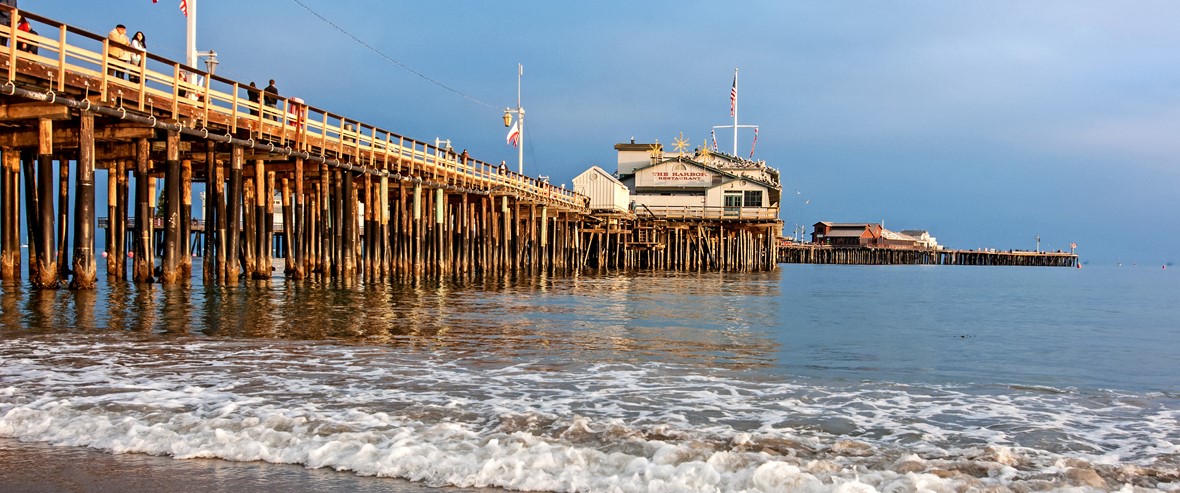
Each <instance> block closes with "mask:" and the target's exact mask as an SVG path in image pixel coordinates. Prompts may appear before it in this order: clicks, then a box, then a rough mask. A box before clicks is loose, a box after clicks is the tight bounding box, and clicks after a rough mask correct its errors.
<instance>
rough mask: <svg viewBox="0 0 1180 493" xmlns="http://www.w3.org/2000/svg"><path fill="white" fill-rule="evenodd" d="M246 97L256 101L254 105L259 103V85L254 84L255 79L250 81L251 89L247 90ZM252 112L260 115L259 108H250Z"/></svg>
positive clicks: (254, 114) (253, 101)
mask: <svg viewBox="0 0 1180 493" xmlns="http://www.w3.org/2000/svg"><path fill="white" fill-rule="evenodd" d="M246 98H247V99H249V100H250V102H251V103H254V105H256V106H257V105H258V100H259V97H258V86H256V85H254V81H250V89H247V90H246ZM250 114H251V115H253V116H258V110H256V109H254V108H250Z"/></svg>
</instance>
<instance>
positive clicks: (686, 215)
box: [636, 205, 778, 221]
mask: <svg viewBox="0 0 1180 493" xmlns="http://www.w3.org/2000/svg"><path fill="white" fill-rule="evenodd" d="M636 214H637V215H639V216H643V215H647V214H650V215H651V216H654V217H657V218H660V219H674V220H693V219H699V220H710V221H725V220H733V221H774V220H777V219H778V208H777V207H717V206H709V207H706V206H677V205H645V206H643V207H642V209H641V210H639V211H636Z"/></svg>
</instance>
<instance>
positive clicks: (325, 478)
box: [0, 439, 499, 493]
mask: <svg viewBox="0 0 1180 493" xmlns="http://www.w3.org/2000/svg"><path fill="white" fill-rule="evenodd" d="M0 491H4V492H6V493H38V492H45V493H51V492H52V493H61V492H71V493H73V492H77V493H108V492H110V493H155V492H160V491H168V492H171V493H187V492H193V493H197V492H218V491H227V492H229V491H232V492H235V493H236V492H242V491H251V492H261V493H266V492H275V493H278V492H295V493H299V492H321V491H348V492H355V493H367V492H395V493H425V492H433V493H439V492H442V493H460V492H492V491H499V490H490V489H461V488H429V487H426V486H423V485H420V484H416V483H411V482H409V481H404V480H400V479H390V478H374V477H359V476H356V475H354V474H351V473H348V472H337V471H333V470H326V469H307V468H304V467H302V466H296V465H283V464H267V463H261V462H229V461H223V460H212V459H188V460H174V459H172V458H169V457H153V456H149V455H141V454H123V455H112V454H107V453H104V452H100V451H96V450H92V449H86V448H79V447H51V446H48V445H45V444H41V443H22V442H19V441H16V440H10V439H0Z"/></svg>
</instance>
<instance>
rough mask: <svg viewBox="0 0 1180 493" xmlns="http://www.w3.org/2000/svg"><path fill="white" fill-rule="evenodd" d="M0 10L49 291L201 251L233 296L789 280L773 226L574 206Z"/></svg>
mask: <svg viewBox="0 0 1180 493" xmlns="http://www.w3.org/2000/svg"><path fill="white" fill-rule="evenodd" d="M0 8H3V9H5V10H9V11H12V12H13V13H14V15H13V16H12V18H13V21H12V24H13V25H12V26H0V37H5V38H10V39H9V42H8V44H7V46H4V47H0V69H2V70H4V71H5V73H6V77H5V80H4V81H2V84H0V156H2V158H0V162H2V163H3V168H2V173H0V279H3V280H15V279H20V277H21V274H22V268H21V265H20V264H21V259H22V256H21V252H20V249H21V243H22V242H21V232H20V230H19V228H20V222H21V221H20V212H21V208H22V207H23V208H24V209H25V213H26V214H25V222H26V224H27V235H26V238H27V243H28V248H29V256H28V258H29V265H28V266H27V272H28V276H29V279H30V281H31V284H32V285H33V286H34V287H37V288H46V289H49V288H56V287H61V286H64V285H67V284H68V285H69V286H70V287H71V288H76V289H89V288H93V287H94V286H95V282H96V278H97V266H96V256H97V255H96V252H102V253H106V266H105V267H106V272H107V275H108V276H109V277H110V278H112V279H126V278H127V276H128V272H129V271H130V277H131V279H132V280H133V281H135V282H160V283H179V282H186V280H187V279H188V278H189V276H190V275H191V272H192V261H193V258H198V259H200V261H201V262H203V269H202V271H203V275H204V277H205V279H206V281H207V282H215V283H222V284H231V285H232V284H236V283H238V282H239V279H242V278H253V279H269V278H270V277H271V276H272V275H273V274H272V265H273V260H274V259H276V258H277V257H282V258H283V259H284V261H283V268H284V270H285V273H286V275H287V276H289V277H291V278H294V279H302V278H305V277H308V276H312V275H315V276H323V277H325V278H331V279H337V280H341V281H345V282H349V281H353V280H357V279H364V280H365V281H381V280H387V279H394V278H398V277H405V276H424V275H426V276H466V275H494V274H504V273H524V274H535V273H540V272H549V273H558V272H567V271H572V270H577V269H581V268H623V269H626V268H668V269H734V270H746V269H751V270H766V269H774V268H775V264H776V262H775V254H776V249H775V248H774V236H775V235H774V234H772V230H774V229H773V228H774V227H778V226H781V224H780V223H779V222H778V221H777V219H773V220H758V221H736V222H735V221H726V220H723V219H717V220H705V219H702V220H699V221H691V220H682V219H676V220H675V221H674V222H670V221H668V220H666V219H661V218H636V217H633V216H632V217H612V216H603V215H595V214H592V211H590V210H589V209H588V208H587V206H586V204H587V201H586V198H585V197H583V196H581V195H579V194H575V193H573V192H572V191H569V190H566V189H564V188H560V187H554V186H552V185H550V184H548V183H547V182H543V181H541V180H538V179H535V178H530V177H528V176H524V175H520V174H517V173H514V172H512V171H509V170H507V169H504V168H503V167H500V166H496V165H492V164H489V163H487V162H484V161H480V160H478V159H475V158H472V157H471V156H468V155H467V153H466V152H464V153H463V154H462V155H460V154H456V153H455V152H454V151H452V150H450V149H448V148H440V147H438V146H434V145H430V144H427V143H425V142H421V141H417V140H414V139H412V138H409V137H405V136H402V135H399V134H397V133H394V132H391V131H388V130H385V129H382V128H379V127H377V126H374V125H370V124H366V123H364V122H360V121H356V120H352V119H349V118H347V117H344V116H342V115H338V114H334V113H332V112H330V111H328V110H324V109H321V108H318V107H316V106H313V105H310V104H306V103H304V102H302V101H301V100H293V99H288V98H286V97H282V96H278V97H277V101H278V102H277V104H273V105H271V104H264V103H260V102H259V101H263V102H265V101H266V99H265V98H263V97H261V93H260V92H259V90H258V89H255V88H252V87H248V86H245V85H243V84H241V83H240V82H237V81H233V80H230V79H226V78H223V77H219V76H215V75H212V74H208V73H206V72H204V71H201V70H198V69H197V68H196V67H189V66H186V65H184V64H182V63H179V62H175V61H172V60H169V59H167V58H163V57H160V56H157V55H154V54H151V53H146V54H144V56H143V57H142V59H141V61H140V62H139V63H138V64H134V65H133V64H130V63H128V62H124V61H121V60H119V59H115V58H111V57H110V56H109V54H110V53H111V50H112V48H120V46H117V45H116V44H115V43H113V42H112V41H109V40H108V39H106V37H104V36H101V35H97V34H93V33H89V32H87V31H84V30H81V29H78V28H75V27H72V26H69V25H66V24H63V23H61V22H57V21H54V20H52V19H47V18H43V17H40V16H37V15H35V14H31V13H27V12H19V15H21V16H24V17H26V18H28V19H29V20H31V21H33V22H36V23H38V24H39V25H38V28H39V29H40V30H41V34H40V35H30V34H29V33H27V32H23V31H19V30H16V29H14V27H13V26H15V24H16V19H17V15H15V14H17V12H16V11H15V10H13V9H11V8H10V7H6V6H0ZM12 38H14V39H12ZM26 43H27V44H28V45H29V46H33V47H35V48H36V49H35V50H33V51H26V50H23V49H18V44H26ZM121 48H129V47H121ZM124 75H127V76H128V77H126V78H124ZM72 163H73V164H72ZM71 171H72V173H71ZM99 172H105V173H106V174H107V178H108V179H107V197H108V200H107V204H106V207H107V209H106V211H105V212H106V216H107V217H108V218H109V220H108V221H107V222H106V224H104V225H105V226H106V231H107V234H106V235H105V236H106V238H107V240H106V244H105V245H103V248H102V249H101V250H100V249H98V248H97V246H96V245H95V238H96V235H95V225H96V208H97V206H98V204H97V203H96V197H95V190H94V187H95V183H96V174H97V173H99ZM71 174H72V175H73V176H71ZM71 183H72V185H71ZM161 183H162V187H163V188H162V189H161V190H157V187H158V186H160V184H161ZM193 183H204V184H205V194H206V195H205V196H206V200H205V207H204V211H203V214H204V216H203V217H202V218H193V217H191V216H192V210H193V209H192V204H191V197H192V185H193ZM55 192H56V194H55ZM71 192H72V194H73V196H71ZM161 192H162V193H161ZM276 196H278V197H281V201H280V202H279V205H275V200H272V198H273V197H276ZM157 198H159V199H160V200H159V201H157ZM22 199H23V200H22ZM55 203H56V207H55ZM276 216H278V217H281V218H282V220H281V221H279V222H281V223H282V224H283V225H284V227H282V228H280V229H279V230H277V231H276V227H275V223H276V221H275V217H276ZM194 220H196V222H195V223H194ZM156 224H158V225H156ZM193 224H200V225H202V228H201V229H200V231H198V232H196V233H197V234H199V235H201V241H199V242H194V241H191V238H192V235H193V234H194V231H193V229H192V225H193ZM70 225H72V226H73V227H72V231H70V230H69V229H71V228H69V226H70ZM137 225H144V227H138V226H137ZM147 225H154V226H151V227H148V226H147ZM276 236H278V237H281V238H282V240H281V241H279V242H277V243H276V239H275V238H276ZM71 245H72V248H67V246H71ZM193 245H197V246H200V248H201V250H200V251H192V248H193ZM276 245H281V248H282V250H281V252H279V253H277V254H276ZM128 253H131V254H132V255H130V256H129V255H128ZM157 253H159V257H157V255H156V254H157ZM194 254H195V256H194ZM127 262H130V263H131V265H128V264H127Z"/></svg>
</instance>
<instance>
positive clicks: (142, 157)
mask: <svg viewBox="0 0 1180 493" xmlns="http://www.w3.org/2000/svg"><path fill="white" fill-rule="evenodd" d="M150 151H151V143H150V142H148V140H147V139H137V140H136V141H135V229H136V236H137V238H138V240H137V241H136V244H135V257H134V266H133V267H132V269H131V271H132V273H131V278H132V280H134V281H135V282H139V283H151V282H154V281H155V279H154V275H155V273H154V271H155V268H156V265H155V264H156V259H155V251H154V249H153V247H152V237H153V236H154V228H153V211H152V205H151V204H152V191H151V189H152V186H151V185H152V181H153V180H154V179H153V178H152V177H151V170H150V169H149V166H150V161H149V159H148V157H149V153H150Z"/></svg>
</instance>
